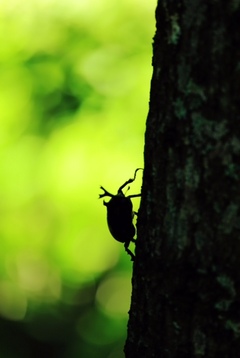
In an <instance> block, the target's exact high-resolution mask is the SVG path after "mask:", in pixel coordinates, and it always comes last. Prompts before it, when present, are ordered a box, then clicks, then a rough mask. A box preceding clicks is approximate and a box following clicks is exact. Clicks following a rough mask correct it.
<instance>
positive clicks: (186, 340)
mask: <svg viewBox="0 0 240 358" xmlns="http://www.w3.org/2000/svg"><path fill="white" fill-rule="evenodd" d="M156 21H157V23H156V26H157V30H156V35H155V38H154V44H153V77H152V83H151V94H150V110H149V114H148V118H147V127H146V137H145V169H144V178H143V188H142V201H141V206H140V210H139V216H138V240H137V245H136V260H135V263H134V268H133V279H132V283H133V292H132V302H131V309H130V317H129V324H128V338H127V341H126V345H125V355H126V357H127V358H135V357H138V358H150V357H151V358H153V357H156V358H163V357H164V358H176V357H178V358H180V357H184V358H188V357H206V358H210V357H211V358H213V357H214V358H215V357H223V358H230V357H231V358H236V357H238V356H240V1H230V0H229V1H224V0H221V1H219V0H210V1H199V0H191V1H189V0H181V1H166V0H165V1H164V0H162V1H160V0H159V2H158V6H157V9H156Z"/></svg>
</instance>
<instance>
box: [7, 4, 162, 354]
mask: <svg viewBox="0 0 240 358" xmlns="http://www.w3.org/2000/svg"><path fill="white" fill-rule="evenodd" d="M154 7H155V1H153V0H151V1H145V0H141V1H139V0H122V1H121V2H118V3H114V2H110V1H109V0H90V1H86V0H81V1H76V0H75V1H74V0H60V1H59V0H28V1H26V2H24V1H21V0H2V1H1V2H0V42H1V46H0V63H1V66H0V118H1V119H0V121H1V130H0V166H1V170H0V211H1V216H0V235H1V246H0V247H1V250H0V317H1V318H0V337H1V338H0V357H2V358H5V357H6V358H21V357H24V358H28V357H43V356H44V357H48V356H51V357H58V358H61V357H68V358H75V357H83V358H85V357H87V358H91V357H98V358H101V357H103V358H106V357H108V358H120V357H123V353H122V349H123V344H124V340H125V336H126V324H127V318H128V316H127V312H128V309H129V304H130V295H131V269H132V264H131V262H130V258H129V256H127V254H126V253H125V251H124V248H123V245H121V244H120V243H118V242H116V241H115V240H114V239H113V238H111V236H110V233H109V232H108V229H107V225H106V218H105V216H106V212H105V209H106V208H104V207H103V206H102V202H101V201H98V200H97V198H98V194H99V186H100V185H103V186H104V187H106V189H107V190H109V191H110V192H113V193H115V192H116V191H117V189H118V187H119V186H120V185H121V184H122V183H123V182H125V181H126V180H127V179H129V178H130V177H132V175H133V173H134V170H135V168H136V167H141V166H143V145H144V142H143V141H144V130H145V119H146V116H147V111H148V97H149V89H150V79H151V51H152V48H151V43H152V37H153V34H154ZM140 187H141V178H140V176H139V177H138V178H137V180H136V182H135V183H133V185H132V187H131V193H138V192H139V190H140ZM134 203H135V205H136V209H137V207H138V204H139V200H137V199H136V200H135V202H134Z"/></svg>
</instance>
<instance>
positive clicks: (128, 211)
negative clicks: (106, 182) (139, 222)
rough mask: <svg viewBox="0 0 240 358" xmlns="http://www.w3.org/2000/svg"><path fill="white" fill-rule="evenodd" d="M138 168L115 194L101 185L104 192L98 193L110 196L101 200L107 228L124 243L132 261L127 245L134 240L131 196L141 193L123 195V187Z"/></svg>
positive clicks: (132, 255)
mask: <svg viewBox="0 0 240 358" xmlns="http://www.w3.org/2000/svg"><path fill="white" fill-rule="evenodd" d="M138 170H143V169H142V168H137V169H136V170H135V172H134V177H133V178H132V179H129V180H127V181H126V182H125V183H124V184H122V185H121V186H120V188H119V189H118V191H117V194H116V195H113V194H111V193H109V192H108V191H107V190H106V189H104V188H103V187H102V186H101V187H100V189H102V190H103V191H104V193H103V194H100V195H99V199H101V198H104V197H105V196H109V197H110V198H111V199H110V200H109V201H108V202H106V201H103V205H105V206H106V207H107V223H108V228H109V231H110V233H111V234H112V236H113V237H114V239H115V240H117V241H119V242H122V243H124V248H125V250H126V252H127V253H128V254H129V255H130V256H131V260H132V261H134V258H135V256H134V254H133V253H132V251H131V250H130V249H129V248H128V247H129V244H130V242H131V241H132V242H136V240H135V239H134V235H135V227H134V225H133V217H134V214H135V215H136V213H135V212H134V211H133V205H132V201H131V198H136V197H139V196H141V194H134V195H128V196H125V195H124V193H123V189H124V188H125V187H126V185H128V184H131V183H132V182H134V180H135V179H136V175H137V172H138ZM129 188H130V187H128V189H129Z"/></svg>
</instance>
